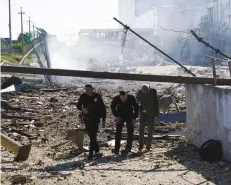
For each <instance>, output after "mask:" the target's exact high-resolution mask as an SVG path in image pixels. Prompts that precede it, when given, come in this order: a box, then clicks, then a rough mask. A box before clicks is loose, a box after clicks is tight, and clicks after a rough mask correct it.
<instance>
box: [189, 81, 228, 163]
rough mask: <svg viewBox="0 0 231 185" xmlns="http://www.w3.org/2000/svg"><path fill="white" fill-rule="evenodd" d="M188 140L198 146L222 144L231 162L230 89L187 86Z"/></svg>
mask: <svg viewBox="0 0 231 185" xmlns="http://www.w3.org/2000/svg"><path fill="white" fill-rule="evenodd" d="M186 107H187V128H188V141H189V143H192V144H195V145H196V146H197V147H200V146H201V145H202V144H203V143H204V142H205V141H207V140H209V139H217V140H220V141H221V142H222V145H223V152H224V158H225V159H226V160H229V161H231V87H214V86H209V85H187V87H186Z"/></svg>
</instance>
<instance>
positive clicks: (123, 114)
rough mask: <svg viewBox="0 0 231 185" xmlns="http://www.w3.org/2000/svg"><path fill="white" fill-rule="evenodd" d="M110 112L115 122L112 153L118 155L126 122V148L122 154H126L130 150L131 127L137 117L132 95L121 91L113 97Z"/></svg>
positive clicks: (137, 111)
mask: <svg viewBox="0 0 231 185" xmlns="http://www.w3.org/2000/svg"><path fill="white" fill-rule="evenodd" d="M111 110H112V113H113V115H114V116H115V121H116V135H115V148H114V149H113V150H112V152H113V153H114V154H116V155H118V154H119V150H120V142H121V134H122V128H123V126H124V123H125V122H126V126H127V146H126V148H125V150H123V151H122V153H123V154H127V153H129V152H130V151H131V149H132V136H133V130H134V128H133V127H134V124H135V122H136V118H137V117H138V113H139V106H138V104H137V102H136V99H135V97H134V96H133V95H130V94H127V93H126V92H125V91H121V92H120V93H119V95H118V96H115V97H114V99H113V100H112V103H111Z"/></svg>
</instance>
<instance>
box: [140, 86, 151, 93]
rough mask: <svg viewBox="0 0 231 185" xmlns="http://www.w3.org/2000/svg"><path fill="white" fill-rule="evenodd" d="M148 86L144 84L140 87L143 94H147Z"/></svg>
mask: <svg viewBox="0 0 231 185" xmlns="http://www.w3.org/2000/svg"><path fill="white" fill-rule="evenodd" d="M149 89H150V88H149V86H148V85H147V84H144V85H142V88H141V90H142V92H143V93H144V94H147V93H148V92H149Z"/></svg>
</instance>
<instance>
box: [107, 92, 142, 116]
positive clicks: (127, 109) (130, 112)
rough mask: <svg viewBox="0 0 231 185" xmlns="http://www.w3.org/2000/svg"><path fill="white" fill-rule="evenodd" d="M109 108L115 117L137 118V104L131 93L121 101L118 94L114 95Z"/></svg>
mask: <svg viewBox="0 0 231 185" xmlns="http://www.w3.org/2000/svg"><path fill="white" fill-rule="evenodd" d="M111 110H112V113H113V115H114V116H115V117H121V118H124V119H127V118H128V119H129V118H133V119H135V118H137V117H138V115H139V105H138V104H137V102H136V99H135V97H134V96H133V95H130V94H128V95H127V101H126V102H122V101H121V99H120V96H119V95H118V96H116V97H114V99H113V100H112V103H111Z"/></svg>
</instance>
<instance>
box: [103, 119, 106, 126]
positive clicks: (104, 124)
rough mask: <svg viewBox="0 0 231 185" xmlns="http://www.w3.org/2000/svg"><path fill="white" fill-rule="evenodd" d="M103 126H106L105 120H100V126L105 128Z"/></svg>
mask: <svg viewBox="0 0 231 185" xmlns="http://www.w3.org/2000/svg"><path fill="white" fill-rule="evenodd" d="M105 127H106V121H105V120H102V128H105Z"/></svg>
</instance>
